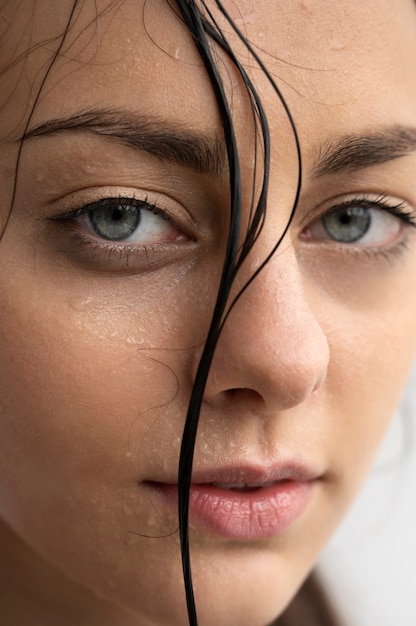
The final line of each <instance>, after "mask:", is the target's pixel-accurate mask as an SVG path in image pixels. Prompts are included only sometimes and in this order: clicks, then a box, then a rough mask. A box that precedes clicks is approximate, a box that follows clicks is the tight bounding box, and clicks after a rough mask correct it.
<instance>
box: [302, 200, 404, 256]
mask: <svg viewBox="0 0 416 626" xmlns="http://www.w3.org/2000/svg"><path fill="white" fill-rule="evenodd" d="M406 225H407V226H409V225H411V226H415V225H416V224H415V218H414V216H412V214H411V213H410V211H409V210H406V209H405V208H404V206H403V203H401V204H400V205H395V206H389V205H388V204H386V202H385V201H384V200H375V201H370V200H368V199H362V200H354V201H348V202H345V203H342V204H340V205H338V206H335V207H333V208H332V209H330V210H329V211H327V212H326V213H325V214H324V215H322V216H321V217H320V218H319V219H317V220H315V221H314V222H312V224H309V225H308V226H307V227H306V228H305V229H304V230H303V231H302V233H301V238H302V239H303V240H307V241H318V242H324V241H332V242H335V243H339V244H344V245H350V246H355V247H363V248H365V247H366V248H382V247H386V248H388V247H390V246H394V245H395V244H396V243H398V242H399V241H400V240H401V238H402V236H403V231H404V229H405V227H406Z"/></svg>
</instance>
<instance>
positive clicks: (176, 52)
mask: <svg viewBox="0 0 416 626" xmlns="http://www.w3.org/2000/svg"><path fill="white" fill-rule="evenodd" d="M179 53H180V48H179V46H178V47H177V48H176V50H175V54H174V55H173V56H174V57H175V59H179Z"/></svg>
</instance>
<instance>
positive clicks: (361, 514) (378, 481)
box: [320, 372, 416, 626]
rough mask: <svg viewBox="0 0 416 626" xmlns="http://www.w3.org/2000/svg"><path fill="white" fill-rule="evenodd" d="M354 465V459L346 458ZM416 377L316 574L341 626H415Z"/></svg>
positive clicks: (412, 379)
mask: <svg viewBox="0 0 416 626" xmlns="http://www.w3.org/2000/svg"><path fill="white" fill-rule="evenodd" d="M352 462H353V459H352ZM415 557H416V372H414V373H413V374H412V377H411V380H410V382H409V386H408V391H407V393H406V395H405V398H404V400H403V402H402V404H401V407H400V410H399V412H398V415H396V417H395V419H394V420H393V422H392V424H391V427H390V429H389V431H388V433H387V435H386V438H385V440H384V442H383V445H382V448H381V450H380V453H379V455H378V457H377V459H376V461H375V463H374V466H373V469H372V471H371V473H370V475H369V477H368V479H367V481H366V483H365V485H364V487H363V489H362V491H361V494H360V496H359V497H358V499H357V501H356V503H355V505H354V506H353V508H352V509H351V511H350V514H349V515H348V516H347V518H346V519H345V521H344V523H343V524H342V526H341V527H340V529H339V531H338V532H337V533H336V535H335V536H334V538H333V539H332V541H331V543H330V544H329V546H328V548H327V549H326V550H325V552H324V554H323V555H322V558H321V562H320V568H321V572H322V573H323V576H324V578H325V581H326V583H327V586H328V588H329V589H331V590H332V595H333V597H334V598H335V599H336V604H337V605H338V606H339V607H340V608H341V610H342V611H341V612H342V615H343V616H344V618H345V622H346V625H347V626H416V558H415Z"/></svg>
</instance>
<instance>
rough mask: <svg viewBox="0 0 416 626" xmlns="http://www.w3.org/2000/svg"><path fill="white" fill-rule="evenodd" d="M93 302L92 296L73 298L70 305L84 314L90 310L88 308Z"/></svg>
mask: <svg viewBox="0 0 416 626" xmlns="http://www.w3.org/2000/svg"><path fill="white" fill-rule="evenodd" d="M93 300H94V298H93V297H92V296H89V297H88V298H85V297H83V298H78V299H75V298H72V299H71V301H70V305H71V306H72V308H73V309H75V310H76V311H80V312H82V311H85V310H86V309H88V307H89V306H90V305H91V303H92V302H93Z"/></svg>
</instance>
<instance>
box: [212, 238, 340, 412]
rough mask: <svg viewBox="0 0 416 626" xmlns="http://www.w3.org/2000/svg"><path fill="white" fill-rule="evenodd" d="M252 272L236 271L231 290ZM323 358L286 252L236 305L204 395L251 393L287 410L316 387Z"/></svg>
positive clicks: (321, 337)
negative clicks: (236, 279)
mask: <svg viewBox="0 0 416 626" xmlns="http://www.w3.org/2000/svg"><path fill="white" fill-rule="evenodd" d="M253 255H254V251H253ZM253 255H252V258H253ZM248 261H249V260H248ZM252 266H253V261H251V267H250V262H248V263H247V264H246V267H245V268H242V271H241V274H240V275H239V277H238V281H237V284H236V289H238V288H241V286H243V285H244V284H245V282H247V280H248V278H249V276H250V275H252ZM328 358H329V354H328V344H327V340H326V336H325V334H324V332H323V330H322V328H321V326H320V325H319V323H318V320H317V319H316V317H315V315H314V313H313V311H312V309H311V306H310V304H309V302H308V300H307V297H306V293H305V289H304V285H303V281H302V276H301V273H300V271H299V267H298V263H297V260H296V256H295V253H294V250H293V248H292V247H288V248H286V249H285V250H284V251H283V252H282V253H280V254H277V255H276V256H274V257H273V258H272V259H271V260H270V261H269V262H268V263H267V264H266V266H265V267H264V268H263V269H262V270H261V271H260V273H259V274H258V275H257V276H256V278H255V279H254V280H253V281H252V283H251V284H250V285H249V286H248V287H247V289H246V290H245V291H244V293H243V294H242V295H241V297H240V298H239V299H238V300H237V302H236V304H235V306H234V308H233V310H232V311H231V313H230V315H229V317H228V319H227V321H226V323H225V326H224V328H223V331H222V335H221V336H220V339H219V343H218V346H217V350H216V354H215V356H214V361H213V364H212V372H211V376H210V380H209V383H208V387H207V393H208V394H210V393H214V394H217V393H220V392H222V391H227V390H233V392H235V391H236V390H238V389H240V390H246V391H247V390H251V391H252V392H255V393H256V394H257V395H258V396H261V397H262V398H263V400H264V401H265V402H266V403H267V404H270V405H273V406H274V407H275V408H276V405H278V409H279V410H282V409H285V408H289V407H290V406H293V405H296V404H298V403H300V402H302V401H303V400H304V399H306V398H307V397H308V396H309V395H310V394H311V393H312V392H313V391H314V390H315V389H317V387H319V385H320V384H321V382H322V381H323V380H324V378H325V374H326V370H327V365H328Z"/></svg>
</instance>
